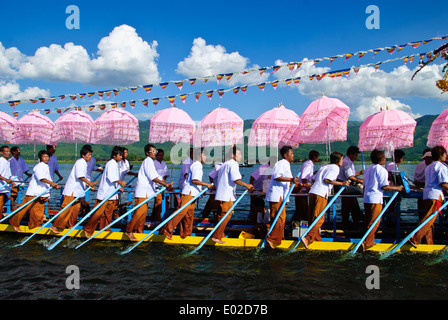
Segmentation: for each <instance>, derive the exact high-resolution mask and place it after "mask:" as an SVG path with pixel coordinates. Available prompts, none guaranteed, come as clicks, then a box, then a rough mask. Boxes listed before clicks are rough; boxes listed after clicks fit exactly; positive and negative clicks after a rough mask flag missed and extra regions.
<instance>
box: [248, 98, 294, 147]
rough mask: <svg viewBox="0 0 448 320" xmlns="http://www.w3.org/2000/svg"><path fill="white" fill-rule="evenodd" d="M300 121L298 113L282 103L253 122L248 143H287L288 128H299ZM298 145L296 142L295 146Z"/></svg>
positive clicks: (280, 144)
mask: <svg viewBox="0 0 448 320" xmlns="http://www.w3.org/2000/svg"><path fill="white" fill-rule="evenodd" d="M300 122H301V121H300V117H299V116H298V115H297V113H295V112H294V111H292V110H289V109H287V108H285V106H284V105H283V104H280V105H279V106H278V107H276V108H273V109H271V110H269V111H266V112H265V113H263V114H262V115H261V116H259V117H258V118H257V119H256V120H255V121H254V122H253V124H252V130H251V131H250V135H249V142H248V145H249V146H271V147H282V146H284V145H286V139H285V135H286V134H287V132H288V129H290V130H296V129H298V128H299V125H300ZM298 146H299V145H298V144H295V145H294V146H293V147H298Z"/></svg>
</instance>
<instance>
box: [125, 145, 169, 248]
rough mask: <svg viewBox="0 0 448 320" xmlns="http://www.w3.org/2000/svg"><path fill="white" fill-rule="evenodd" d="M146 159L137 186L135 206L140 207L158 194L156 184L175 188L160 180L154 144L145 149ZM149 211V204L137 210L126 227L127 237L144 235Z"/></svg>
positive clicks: (139, 173)
mask: <svg viewBox="0 0 448 320" xmlns="http://www.w3.org/2000/svg"><path fill="white" fill-rule="evenodd" d="M144 151H145V155H146V158H145V160H143V162H142V164H141V166H140V169H139V171H138V175H137V184H136V185H135V194H134V197H135V203H134V206H137V205H139V204H140V203H142V202H143V201H145V200H146V199H147V198H149V197H150V196H152V195H153V194H154V193H156V184H160V185H162V186H164V187H166V188H170V187H172V186H173V182H171V183H167V182H165V181H164V180H162V179H160V176H159V173H158V172H157V170H156V167H155V166H154V159H155V158H156V154H157V150H156V147H155V146H154V145H152V144H147V145H145V147H144ZM147 211H148V202H146V203H145V204H143V205H141V206H140V207H139V208H138V209H137V210H135V213H134V215H133V216H132V219H131V220H130V221H129V222H128V224H127V226H126V233H125V235H126V236H127V237H128V238H129V239H131V240H136V238H135V236H134V234H133V232H135V231H137V232H138V233H143V230H144V227H145V219H146V214H147Z"/></svg>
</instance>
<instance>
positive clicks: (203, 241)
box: [189, 190, 249, 254]
mask: <svg viewBox="0 0 448 320" xmlns="http://www.w3.org/2000/svg"><path fill="white" fill-rule="evenodd" d="M248 191H249V190H245V191H244V192H243V193H242V194H241V195H240V197H239V198H238V199H237V200H236V201H235V202H234V203H233V205H232V207H231V208H230V209H229V210H228V211H227V213H226V214H225V215H224V217H222V218H221V220H219V221H218V223H217V224H216V226H215V227H214V228H213V229H212V231H210V233H209V234H208V235H207V236H206V237H205V238H204V239H203V240H202V242H201V243H200V244H199V246H197V247H196V248H195V249H194V250H193V251H191V252H189V254H193V253H195V252H197V251H199V250H200V249H201V248H202V247H203V246H204V244H205V243H206V242H207V240H208V239H210V237H211V236H212V235H213V233H215V231H216V229H218V227H219V226H220V225H221V223H222V222H223V221H224V220H226V218H227V216H228V215H229V214H230V213H231V212H232V211H233V209H234V208H235V207H236V205H237V204H238V202H240V201H241V199H243V197H244V196H245V195H246V193H247V192H248Z"/></svg>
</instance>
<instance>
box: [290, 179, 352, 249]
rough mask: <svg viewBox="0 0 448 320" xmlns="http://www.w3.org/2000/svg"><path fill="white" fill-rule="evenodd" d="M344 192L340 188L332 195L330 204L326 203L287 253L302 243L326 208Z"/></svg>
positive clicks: (342, 188)
mask: <svg viewBox="0 0 448 320" xmlns="http://www.w3.org/2000/svg"><path fill="white" fill-rule="evenodd" d="M344 190H345V187H341V189H339V191H338V192H337V193H336V194H335V195H334V197H333V198H332V199H331V200H330V202H328V204H327V205H326V206H325V208H324V209H323V210H322V212H321V213H319V215H318V216H317V217H316V219H314V221H313V222H312V223H311V225H310V226H309V227H308V229H306V231H305V233H304V234H303V236H301V237H300V238H299V239H297V243H296V244H295V245H294V247H293V248H292V249H291V250H289V251H288V252H287V253H290V252H291V251H294V250H295V249H296V248H297V247H298V246H299V244H300V242H302V239H303V238H305V236H306V235H307V234H308V232H310V231H311V229H313V227H314V226H315V225H316V223H317V222H318V221H319V220H320V218H322V216H323V215H324V214H325V212H327V210H328V208H330V206H331V205H332V204H333V203H334V202H335V201H336V199H337V198H338V197H339V196H340V194H341V193H342V192H343V191H344Z"/></svg>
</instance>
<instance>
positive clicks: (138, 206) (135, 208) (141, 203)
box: [75, 187, 166, 249]
mask: <svg viewBox="0 0 448 320" xmlns="http://www.w3.org/2000/svg"><path fill="white" fill-rule="evenodd" d="M165 190H166V187H163V188H161V189H160V190H159V191H157V192H156V193H154V194H152V195H151V196H149V197H148V198H146V199H145V200H144V201H142V202H140V203H139V204H138V205H137V206H135V207H134V208H132V209H131V210H129V211H128V212H126V213H124V214H122V215H121V216H119V217H118V218H117V219H116V220H115V221H112V222H111V223H109V224H108V225H107V226H105V227H104V228H103V229H101V230H100V231H98V232H97V233H95V234H94V235H92V236H91V237H90V238H88V239H87V240H86V241H84V242H83V243H81V244H80V245H78V246H77V247H76V248H75V249H78V248H80V247H82V246H83V245H84V244H86V243H87V242H89V241H90V240H92V239H93V238H95V237H96V236H97V235H99V234H100V233H101V232H103V231H104V230H107V229H109V228H110V227H111V226H113V225H114V224H116V223H117V222H118V221H120V220H121V219H123V218H124V217H126V216H128V215H130V214H131V213H132V212H134V211H135V210H137V209H138V208H140V207H141V206H142V205H144V204H145V203H147V202H148V201H150V200H151V199H153V198H155V197H157V195H159V194H160V193H162V192H163V191H165Z"/></svg>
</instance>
